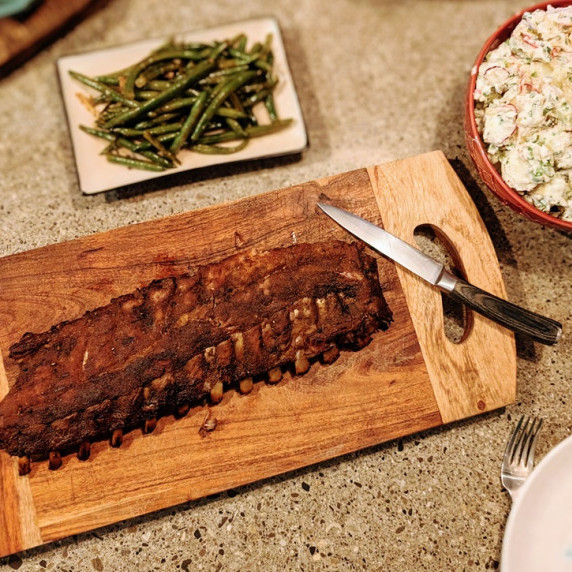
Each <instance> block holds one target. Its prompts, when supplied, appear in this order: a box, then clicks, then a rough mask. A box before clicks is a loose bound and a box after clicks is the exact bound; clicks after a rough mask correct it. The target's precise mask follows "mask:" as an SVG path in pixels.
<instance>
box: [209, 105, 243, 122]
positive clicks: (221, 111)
mask: <svg viewBox="0 0 572 572" xmlns="http://www.w3.org/2000/svg"><path fill="white" fill-rule="evenodd" d="M215 115H220V116H221V117H232V118H233V119H246V118H247V117H248V115H247V114H246V113H244V111H239V110H238V109H235V108H234V107H219V108H218V109H217V112H216V113H215Z"/></svg>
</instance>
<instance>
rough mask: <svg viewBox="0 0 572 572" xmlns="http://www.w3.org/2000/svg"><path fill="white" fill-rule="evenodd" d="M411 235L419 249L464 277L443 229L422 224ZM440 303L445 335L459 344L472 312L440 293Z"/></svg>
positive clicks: (455, 252)
mask: <svg viewBox="0 0 572 572" xmlns="http://www.w3.org/2000/svg"><path fill="white" fill-rule="evenodd" d="M413 235H414V237H415V242H416V243H417V247H418V248H419V250H421V251H422V252H424V253H425V254H427V255H428V256H431V257H432V258H434V259H435V260H438V261H439V262H441V263H442V264H444V265H445V268H446V269H447V270H448V271H449V272H451V273H453V274H454V275H455V276H459V277H460V278H464V272H463V268H462V264H461V261H460V258H459V255H458V253H457V251H456V250H455V248H454V247H453V245H452V244H451V242H450V241H449V240H448V238H447V236H446V235H445V233H444V232H443V231H441V230H440V229H439V228H437V227H436V226H433V225H431V224H422V225H419V226H418V227H416V228H415V230H414V231H413ZM441 303H442V305H443V328H444V330H445V336H446V337H447V339H448V340H449V341H450V342H452V343H454V344H459V343H461V342H462V341H463V340H464V339H465V338H466V337H467V336H468V335H469V333H470V330H471V326H472V312H471V311H470V310H469V309H468V308H467V307H466V306H465V305H464V304H461V303H460V302H457V301H455V300H453V299H451V298H450V297H449V296H446V295H445V294H441Z"/></svg>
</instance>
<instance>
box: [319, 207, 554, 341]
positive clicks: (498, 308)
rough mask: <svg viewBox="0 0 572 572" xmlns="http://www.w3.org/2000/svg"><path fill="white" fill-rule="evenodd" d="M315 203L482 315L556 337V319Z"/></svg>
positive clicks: (524, 330) (539, 335) (537, 337)
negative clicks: (503, 295)
mask: <svg viewBox="0 0 572 572" xmlns="http://www.w3.org/2000/svg"><path fill="white" fill-rule="evenodd" d="M317 205H318V206H319V207H320V209H322V211H324V213H326V214H327V215H328V216H329V217H330V218H332V219H333V220H334V221H335V222H337V223H338V224H339V225H340V226H342V227H343V228H344V229H346V230H347V231H348V232H350V233H351V234H353V235H354V236H356V237H357V238H359V239H360V240H362V241H363V242H365V243H366V244H368V245H369V246H371V248H373V249H374V250H377V251H378V252H380V253H381V254H383V255H384V256H387V257H388V258H390V259H391V260H393V261H394V262H397V263H398V264H399V265H400V266H403V267H404V268H406V269H407V270H409V271H411V272H413V273H414V274H417V276H419V277H421V278H422V279H423V280H425V281H427V282H429V284H432V285H433V286H436V287H437V288H439V289H440V290H441V291H443V292H445V294H448V295H449V296H451V298H453V299H455V300H457V301H459V302H462V303H463V304H465V305H466V306H468V307H469V308H471V309H473V310H475V311H476V312H479V313H480V314H482V315H483V316H485V317H486V318H488V319H490V320H493V321H494V322H496V323H498V324H500V325H501V326H504V327H505V328H508V329H510V330H512V331H513V332H518V333H520V334H524V335H526V336H529V337H531V338H532V339H533V340H536V341H537V342H540V343H543V344H547V345H552V344H555V343H556V342H557V341H558V340H559V339H560V336H561V335H562V325H561V324H560V323H559V322H557V321H556V320H553V319H551V318H547V317H545V316H541V315H540V314H536V313H534V312H531V311H530V310H526V309H525V308H521V307H520V306H517V305H516V304H513V303H511V302H508V301H507V300H503V299H502V298H499V297H497V296H495V295H494V294H491V293H489V292H486V291H485V290H482V289H481V288H478V287H477V286H473V285H472V284H469V283H468V282H466V281H465V280H463V279H462V278H457V277H456V276H455V275H453V274H451V273H450V272H449V271H448V270H447V269H446V268H445V267H444V265H443V264H441V263H440V262H437V261H436V260H434V259H433V258H431V257H430V256H427V255H426V254H424V253H423V252H421V251H420V250H418V249H417V248H415V247H413V246H411V245H410V244H408V243H407V242H405V241H403V240H401V239H400V238H397V237H396V236H394V235H393V234H391V233H389V232H387V231H386V230H384V229H382V228H380V227H378V226H376V225H375V224H373V223H371V222H369V221H367V220H365V219H363V218H361V217H359V216H357V215H355V214H353V213H350V212H348V211H345V210H343V209H340V208H338V207H334V206H333V205H327V204H324V203H317Z"/></svg>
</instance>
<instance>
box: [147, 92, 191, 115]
mask: <svg viewBox="0 0 572 572" xmlns="http://www.w3.org/2000/svg"><path fill="white" fill-rule="evenodd" d="M199 95H200V94H199ZM197 97H198V96H197ZM197 97H195V96H193V97H182V98H178V99H173V101H170V102H169V103H166V104H165V105H162V106H161V107H158V108H157V109H155V110H154V111H150V112H149V113H148V115H149V117H155V116H156V115H157V114H159V113H168V112H170V111H177V110H178V109H183V108H185V107H191V106H192V105H193V103H195V101H197Z"/></svg>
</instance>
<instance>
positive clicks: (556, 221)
mask: <svg viewBox="0 0 572 572" xmlns="http://www.w3.org/2000/svg"><path fill="white" fill-rule="evenodd" d="M548 6H552V7H553V8H562V7H566V6H572V0H553V1H552V2H540V3H537V4H534V5H532V6H529V7H528V8H524V9H523V10H520V11H519V12H517V13H515V14H514V15H513V16H511V17H510V18H509V19H508V20H506V21H505V22H504V23H503V24H501V25H500V26H499V27H498V28H497V29H496V30H495V32H494V33H493V34H491V35H490V36H489V38H488V39H487V40H486V42H485V43H484V45H483V47H482V48H481V50H480V52H479V54H478V56H477V58H476V60H475V63H474V65H473V67H472V69H471V76H470V79H469V86H468V89H467V113H468V125H467V135H468V136H469V137H470V138H471V139H472V141H473V142H474V143H475V146H476V151H477V152H478V154H479V156H480V157H481V159H483V161H484V163H485V164H486V166H487V167H488V170H489V171H490V175H491V176H492V178H493V179H494V181H495V183H496V184H497V185H498V186H499V187H501V188H502V191H503V193H504V196H502V195H501V194H500V193H499V191H497V190H496V189H493V188H492V187H491V190H492V191H493V192H494V193H495V194H497V195H498V196H499V197H500V198H501V200H504V201H506V202H507V203H508V204H509V206H511V207H516V210H517V211H518V212H519V213H520V214H522V215H524V216H526V217H528V218H530V219H531V220H533V221H535V222H538V223H540V224H544V225H547V226H552V227H556V228H558V229H560V230H566V231H572V221H570V222H569V221H565V220H562V219H560V218H558V217H555V216H553V215H550V214H548V213H545V212H543V211H541V210H540V209H538V208H537V207H535V206H534V205H533V204H532V203H529V202H528V201H527V200H525V199H524V197H523V196H522V195H521V194H520V193H519V192H518V191H516V190H515V189H513V188H512V187H510V186H509V185H508V184H507V183H506V182H505V181H504V179H503V178H502V177H501V175H500V173H499V172H498V171H497V169H496V168H495V166H494V165H493V164H492V162H491V161H490V159H489V157H488V154H487V151H486V148H485V145H484V143H483V141H482V139H481V135H480V133H479V130H478V129H477V122H476V119H475V102H474V98H473V93H474V91H475V87H476V81H477V72H478V69H479V67H480V65H481V64H482V63H483V60H484V59H485V57H486V55H487V54H488V53H489V52H490V51H491V50H492V49H494V48H496V47H497V46H498V45H500V44H501V43H502V42H504V41H505V40H506V39H507V38H508V37H509V36H510V34H511V33H512V31H513V30H514V28H515V27H516V25H517V24H518V23H519V22H520V20H521V19H522V16H523V15H524V14H525V13H526V12H533V11H534V10H546V9H547V8H548ZM473 160H474V159H473ZM487 186H490V185H487Z"/></svg>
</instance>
